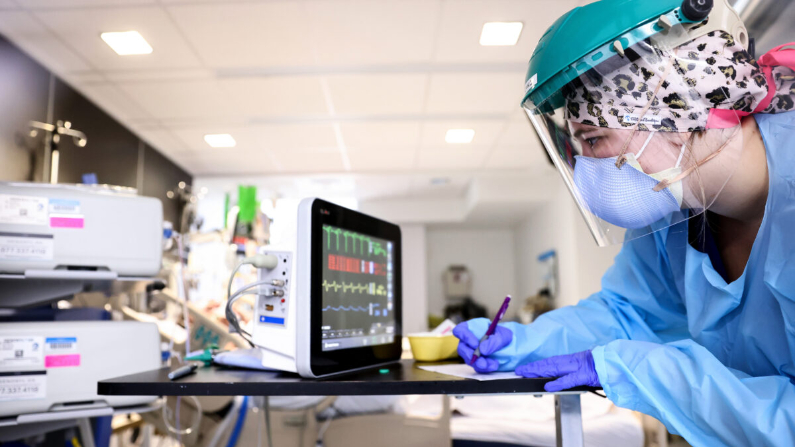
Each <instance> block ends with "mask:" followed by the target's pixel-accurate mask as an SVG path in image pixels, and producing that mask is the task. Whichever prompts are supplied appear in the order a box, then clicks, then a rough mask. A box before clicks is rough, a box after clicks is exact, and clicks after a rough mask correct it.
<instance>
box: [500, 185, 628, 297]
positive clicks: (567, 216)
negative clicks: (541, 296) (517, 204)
mask: <svg viewBox="0 0 795 447" xmlns="http://www.w3.org/2000/svg"><path fill="white" fill-rule="evenodd" d="M549 188H550V200H549V201H548V202H547V203H545V204H543V205H541V206H540V207H538V208H537V209H535V210H533V211H532V212H531V213H530V215H529V216H528V217H527V218H525V219H524V220H523V221H522V222H520V223H519V224H518V225H517V226H516V230H515V231H516V258H515V259H516V261H515V262H516V275H517V288H518V293H519V296H521V297H523V298H526V297H528V296H531V295H535V294H536V293H538V291H539V290H540V289H541V288H542V286H543V282H542V277H543V274H544V269H543V267H542V265H541V264H540V263H539V262H538V255H539V254H541V253H544V252H546V251H548V250H555V252H556V253H557V258H558V284H559V288H560V290H559V291H558V297H557V303H556V306H558V307H562V306H568V305H572V304H576V303H577V302H578V301H580V300H581V299H584V298H587V297H588V296H589V295H591V294H592V293H594V292H597V291H599V290H600V289H601V285H600V284H601V278H602V275H604V273H605V272H606V271H607V269H608V268H609V267H610V266H611V265H612V263H613V258H614V257H615V256H616V255H617V254H618V251H619V250H620V246H618V245H615V246H610V247H598V246H597V245H596V242H594V239H593V237H592V236H591V233H590V231H589V230H588V227H587V226H586V225H585V222H584V221H583V219H582V217H581V216H580V214H579V211H578V210H577V207H576V206H575V205H574V202H573V200H572V199H571V196H570V194H569V192H568V191H567V190H566V188H565V186H564V185H563V183H562V182H554V183H552V184H550V185H549Z"/></svg>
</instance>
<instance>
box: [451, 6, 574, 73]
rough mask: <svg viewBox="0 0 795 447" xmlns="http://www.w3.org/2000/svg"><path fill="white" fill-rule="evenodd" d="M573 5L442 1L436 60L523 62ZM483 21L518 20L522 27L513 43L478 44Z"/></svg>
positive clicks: (528, 58) (525, 61)
mask: <svg viewBox="0 0 795 447" xmlns="http://www.w3.org/2000/svg"><path fill="white" fill-rule="evenodd" d="M576 6H578V3H577V1H576V0H534V1H527V0H475V1H472V0H458V1H454V2H444V3H443V9H442V19H441V24H440V26H439V39H438V44H437V51H436V60H437V61H439V62H459V63H461V62H517V63H523V64H524V63H527V61H528V60H530V56H531V55H532V53H533V49H534V48H535V46H536V44H537V43H538V40H539V39H540V38H541V36H542V35H543V33H544V31H545V30H546V29H547V28H549V26H550V25H552V23H554V22H555V20H557V19H558V17H560V16H562V15H563V14H565V13H566V12H567V11H569V10H571V9H573V8H574V7H576ZM486 22H522V23H523V24H524V26H523V27H522V34H521V35H520V36H519V41H518V42H517V43H516V45H513V46H482V45H480V33H481V30H482V28H483V24H484V23H486Z"/></svg>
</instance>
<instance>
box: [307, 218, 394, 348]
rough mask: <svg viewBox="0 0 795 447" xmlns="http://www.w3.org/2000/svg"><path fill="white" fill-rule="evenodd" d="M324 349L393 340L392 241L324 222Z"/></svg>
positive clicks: (383, 343)
mask: <svg viewBox="0 0 795 447" xmlns="http://www.w3.org/2000/svg"><path fill="white" fill-rule="evenodd" d="M322 235H323V239H322V248H321V250H322V259H323V273H322V284H321V296H322V306H321V311H322V327H321V333H322V350H323V351H334V350H339V349H350V348H360V347H363V346H374V345H385V344H390V343H392V342H394V340H395V326H396V317H395V312H394V308H393V303H394V293H395V288H394V286H395V283H394V281H395V280H394V272H393V267H394V264H393V259H394V258H393V254H394V250H395V244H394V241H389V240H386V239H380V238H377V237H373V236H368V235H366V234H362V233H358V232H355V231H350V230H345V229H343V228H338V227H335V226H332V225H327V224H323V232H322Z"/></svg>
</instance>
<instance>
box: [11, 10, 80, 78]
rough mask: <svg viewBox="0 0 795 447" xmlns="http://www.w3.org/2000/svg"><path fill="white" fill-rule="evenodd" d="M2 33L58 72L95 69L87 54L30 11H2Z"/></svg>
mask: <svg viewBox="0 0 795 447" xmlns="http://www.w3.org/2000/svg"><path fill="white" fill-rule="evenodd" d="M0 34H2V35H3V36H5V37H7V38H9V39H10V40H11V41H13V42H14V44H16V45H18V46H19V47H20V48H22V49H23V50H24V51H25V52H26V53H28V54H30V55H31V56H32V57H33V58H34V59H36V60H37V61H39V62H41V63H42V64H44V65H46V66H47V68H49V69H50V70H53V71H55V72H58V73H63V72H68V71H86V70H89V69H91V67H90V66H89V65H88V64H86V62H85V60H84V59H83V58H81V57H80V56H78V55H77V54H76V53H74V52H72V50H71V49H70V48H69V47H67V46H66V45H64V44H63V43H62V42H61V41H60V40H58V38H57V37H56V36H55V35H53V34H52V33H51V32H50V31H49V30H47V29H46V28H45V27H44V26H43V25H42V24H41V23H39V22H38V21H37V20H36V19H35V18H33V17H32V16H31V15H30V14H29V13H27V12H22V11H0Z"/></svg>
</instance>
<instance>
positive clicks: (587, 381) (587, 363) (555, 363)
mask: <svg viewBox="0 0 795 447" xmlns="http://www.w3.org/2000/svg"><path fill="white" fill-rule="evenodd" d="M516 374H518V375H520V376H522V377H527V378H539V377H558V379H557V380H553V381H552V382H548V383H547V384H546V385H544V389H545V390H547V391H549V392H554V391H562V390H567V389H569V388H574V387H577V386H593V387H599V386H601V384H600V383H599V376H598V375H597V374H596V366H595V365H594V361H593V354H591V351H581V352H577V353H574V354H568V355H558V356H555V357H550V358H547V359H544V360H539V361H537V362H532V363H528V364H526V365H522V366H519V367H517V368H516Z"/></svg>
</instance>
